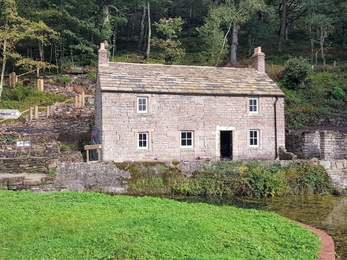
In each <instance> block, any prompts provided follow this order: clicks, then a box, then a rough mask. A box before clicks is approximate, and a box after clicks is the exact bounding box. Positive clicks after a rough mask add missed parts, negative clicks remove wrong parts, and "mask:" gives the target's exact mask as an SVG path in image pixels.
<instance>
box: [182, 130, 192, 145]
mask: <svg viewBox="0 0 347 260" xmlns="http://www.w3.org/2000/svg"><path fill="white" fill-rule="evenodd" d="M181 147H183V148H189V147H193V132H192V131H181Z"/></svg>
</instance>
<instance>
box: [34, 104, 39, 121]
mask: <svg viewBox="0 0 347 260" xmlns="http://www.w3.org/2000/svg"><path fill="white" fill-rule="evenodd" d="M38 118H39V106H35V119H38Z"/></svg>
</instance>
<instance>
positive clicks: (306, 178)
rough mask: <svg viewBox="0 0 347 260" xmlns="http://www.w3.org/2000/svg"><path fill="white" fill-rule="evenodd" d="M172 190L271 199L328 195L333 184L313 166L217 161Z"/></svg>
mask: <svg viewBox="0 0 347 260" xmlns="http://www.w3.org/2000/svg"><path fill="white" fill-rule="evenodd" d="M289 173H292V174H289ZM173 190H174V192H175V193H177V194H184V195H199V196H233V195H238V196H251V197H272V196H281V195H284V194H310V193H331V192H332V183H331V179H330V178H329V177H328V175H327V174H326V172H325V170H324V168H323V167H321V166H317V165H313V164H304V163H290V164H288V165H287V166H281V165H280V164H279V163H265V162H218V163H214V164H211V165H210V166H209V167H207V168H206V169H205V170H204V171H203V172H198V173H195V175H194V177H193V178H190V179H188V180H187V181H186V182H183V183H180V184H178V185H177V186H175V187H173Z"/></svg>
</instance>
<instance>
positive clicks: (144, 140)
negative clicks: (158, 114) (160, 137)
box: [137, 133, 148, 149]
mask: <svg viewBox="0 0 347 260" xmlns="http://www.w3.org/2000/svg"><path fill="white" fill-rule="evenodd" d="M137 148H139V149H148V133H138V147H137Z"/></svg>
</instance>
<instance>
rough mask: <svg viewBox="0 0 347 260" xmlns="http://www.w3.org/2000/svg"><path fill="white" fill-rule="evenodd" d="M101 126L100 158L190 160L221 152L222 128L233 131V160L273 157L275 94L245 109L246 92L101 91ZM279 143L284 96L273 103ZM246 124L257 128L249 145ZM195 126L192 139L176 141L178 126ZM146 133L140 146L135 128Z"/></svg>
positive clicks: (187, 128)
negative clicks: (140, 107)
mask: <svg viewBox="0 0 347 260" xmlns="http://www.w3.org/2000/svg"><path fill="white" fill-rule="evenodd" d="M137 97H146V98H147V99H148V113H145V114H139V113H137V109H136V102H137ZM101 101H102V118H97V122H98V125H99V127H101V128H102V150H103V160H104V161H118V162H122V161H126V160H131V161H142V160H154V159H156V158H157V159H176V160H194V159H196V158H199V157H200V158H205V159H207V158H209V159H211V160H218V159H219V157H220V132H221V131H223V130H229V131H231V132H232V139H233V140H232V142H233V144H232V149H233V158H234V159H236V160H252V159H253V160H256V159H266V160H269V159H275V156H276V154H275V151H276V148H275V130H274V114H273V111H274V103H275V98H273V97H261V98H259V113H249V112H248V97H224V96H205V95H194V96H190V95H168V94H142V93H136V94H133V93H104V94H103V95H102V99H101ZM276 106H277V107H276V109H277V127H278V129H277V145H278V147H280V146H284V135H285V133H284V113H283V98H279V100H278V102H277V104H276ZM250 130H258V131H259V146H257V147H251V146H250V143H249V138H250V136H249V134H250ZM181 131H192V132H193V145H192V147H190V148H183V147H180V132H181ZM139 133H148V138H149V140H148V142H149V144H148V149H138V147H137V144H138V134H139Z"/></svg>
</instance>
